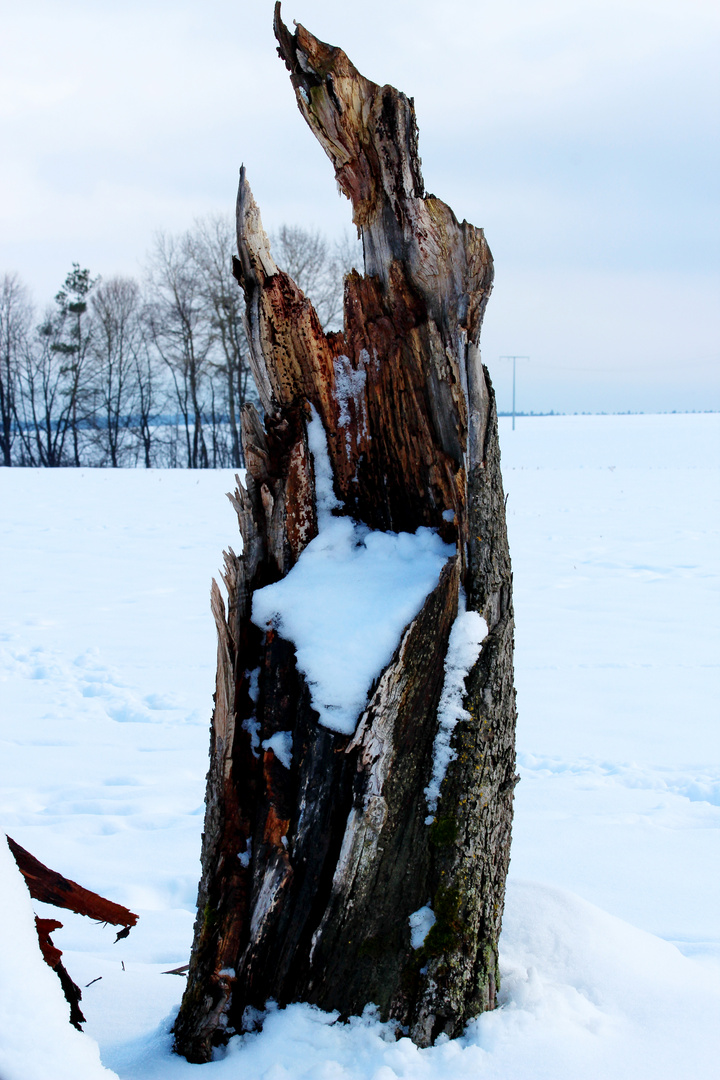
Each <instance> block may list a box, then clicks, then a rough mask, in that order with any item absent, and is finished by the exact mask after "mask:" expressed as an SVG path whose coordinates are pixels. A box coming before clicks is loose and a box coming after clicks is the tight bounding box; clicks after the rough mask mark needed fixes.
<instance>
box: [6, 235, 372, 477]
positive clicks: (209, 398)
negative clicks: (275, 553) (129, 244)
mask: <svg viewBox="0 0 720 1080" xmlns="http://www.w3.org/2000/svg"><path fill="white" fill-rule="evenodd" d="M272 243H273V250H274V251H275V252H276V255H277V259H278V262H279V264H280V265H281V266H282V267H283V268H284V269H285V270H286V271H287V272H288V273H289V274H290V276H291V277H292V278H293V279H294V280H295V282H296V283H297V284H298V286H299V287H300V288H301V289H302V290H303V292H305V293H306V295H308V296H309V297H310V299H311V300H312V301H313V304H314V306H315V310H316V311H317V313H318V317H319V318H320V321H321V323H322V325H323V327H324V328H325V329H326V330H329V329H335V328H336V327H337V326H338V325H339V324H341V322H342V297H343V279H344V276H345V273H346V272H347V271H348V270H350V269H351V268H352V262H353V258H354V257H356V256H357V251H356V248H355V247H354V246H353V245H352V243H351V242H349V241H348V240H345V241H343V242H341V243H338V244H335V245H330V244H329V243H328V242H327V241H326V240H325V238H324V237H323V235H322V234H321V233H319V232H317V231H315V232H313V231H310V230H306V229H302V228H299V227H291V226H283V227H282V228H281V229H280V230H279V232H278V233H277V234H276V235H275V236H273V237H272ZM234 246H235V229H234V224H233V223H232V222H231V221H230V220H229V219H227V218H223V217H213V218H207V219H203V220H200V221H198V222H196V223H195V225H194V227H193V228H192V229H190V230H188V231H187V232H185V233H183V234H181V235H179V236H169V235H166V234H158V236H157V237H156V240H155V244H154V247H153V249H152V251H151V252H150V254H149V256H148V259H147V264H146V272H145V275H144V278H143V280H142V281H137V280H136V279H134V278H131V277H121V276H116V277H112V278H108V279H107V280H102V279H101V278H100V277H93V276H92V275H91V272H90V271H89V270H88V269H85V268H81V266H80V264H79V263H74V264H73V267H72V270H71V271H70V273H69V274H68V275H67V276H66V278H65V281H64V282H63V284H62V286H61V288H60V289H59V291H58V293H57V294H56V296H55V300H54V303H53V304H51V305H50V306H49V307H47V308H46V309H45V311H44V313H43V314H42V316H41V317H39V318H38V316H37V314H36V312H35V309H34V306H33V304H32V302H31V299H30V296H29V293H28V290H27V288H26V287H25V285H24V284H23V283H22V282H21V281H20V279H19V278H18V276H17V275H15V274H5V276H4V277H3V278H2V279H0V465H5V466H48V467H56V468H57V467H61V466H75V467H81V466H89V467H105V466H107V467H136V466H139V467H143V466H144V467H146V468H152V467H165V468H168V467H169V468H192V469H196V468H238V467H240V466H241V465H242V464H243V454H242V444H241V438H240V426H241V422H240V417H241V412H242V409H243V407H244V406H245V405H246V404H248V403H257V392H256V390H255V386H254V383H253V380H252V375H251V372H250V363H249V354H250V350H249V348H248V343H247V338H246V335H245V310H244V296H243V292H242V290H241V289H240V288H239V286H238V284H237V282H236V281H235V279H234V278H233V275H232V251H233V249H234Z"/></svg>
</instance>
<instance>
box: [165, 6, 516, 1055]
mask: <svg viewBox="0 0 720 1080" xmlns="http://www.w3.org/2000/svg"><path fill="white" fill-rule="evenodd" d="M275 33H276V36H277V39H278V42H279V52H280V55H281V57H282V58H283V59H284V60H285V63H286V64H287V66H288V68H289V70H290V73H291V80H292V83H293V86H294V88H295V93H296V98H297V102H298V106H299V108H300V111H301V113H302V114H303V116H304V117H305V119H306V121H307V122H308V124H309V125H310V127H311V128H312V130H313V131H314V133H315V134H316V136H317V137H318V139H319V141H320V143H321V145H322V146H323V147H324V149H325V151H326V153H327V154H328V156H329V157H330V159H331V161H332V163H333V166H334V168H335V175H336V178H337V181H338V184H339V185H340V188H341V190H342V191H343V192H344V193H345V194H346V195H347V196H348V197H349V198H350V200H351V201H352V204H353V220H354V221H355V223H356V225H357V226H358V229H359V231H360V234H361V236H362V240H363V248H364V253H365V266H364V271H365V272H364V274H360V273H359V272H357V271H353V273H351V274H350V275H349V276H348V277H347V278H346V282H345V327H344V331H343V333H331V334H328V335H325V334H324V333H323V331H322V328H321V326H320V322H319V320H318V318H317V315H316V314H315V312H314V310H313V308H312V305H311V304H310V302H309V300H308V299H307V298H306V297H305V296H303V294H302V292H300V290H299V289H298V288H297V286H296V285H295V284H294V282H293V281H292V280H291V279H290V278H289V277H288V275H287V274H285V273H283V271H282V270H281V269H279V268H278V267H277V266H276V264H275V262H274V260H273V257H272V254H271V252H270V247H269V244H268V241H267V237H266V235H265V233H264V231H263V228H262V223H261V220H260V214H259V211H258V208H257V206H256V204H255V201H254V199H253V196H252V192H251V191H250V187H249V184H248V181H247V176H246V174H245V170H244V168H243V169H241V173H240V187H239V192H238V203H237V233H238V257H237V258H236V259H235V260H234V273H235V276H236V278H237V280H238V282H239V284H240V285H241V286H242V288H243V290H244V292H245V299H246V312H247V321H248V339H249V342H250V346H251V354H252V366H253V372H254V374H255V379H256V383H257V386H258V391H259V393H260V397H261V401H262V404H263V408H264V410H265V420H264V423H263V422H261V420H260V417H259V415H258V413H257V412H256V411H255V410H254V409H253V408H252V407H249V408H246V410H245V412H244V415H243V445H244V449H245V456H246V461H247V474H246V478H245V482H244V483H242V482H240V481H238V486H237V489H236V491H235V492H234V494H233V495H232V497H231V498H232V501H233V505H234V506H235V509H236V510H237V513H238V523H239V527H240V532H241V536H242V540H243V554H242V555H241V556H239V557H238V556H235V555H234V553H233V552H232V550H231V551H230V552H229V553H228V554H226V556H225V571H224V574H223V580H224V582H225V585H226V588H227V593H228V608H227V610H226V608H225V604H224V602H223V599H222V595H221V593H220V590H219V588H218V587H217V586H216V585H215V584H213V592H212V609H213V614H214V616H215V621H216V624H217V628H218V667H217V687H216V695H215V712H214V716H213V725H212V731H211V749H210V771H209V774H208V786H207V795H206V818H205V831H204V835H203V848H202V856H201V861H202V875H201V880H200V887H199V893H198V917H197V920H196V925H195V938H194V942H193V950H192V956H191V960H190V968H189V972H188V983H187V988H186V992H185V996H184V998H183V1003H182V1006H181V1009H180V1013H179V1015H178V1018H177V1021H176V1024H175V1029H174V1030H175V1045H176V1049H177V1050H178V1051H179V1052H180V1053H183V1054H185V1056H186V1057H187V1058H188V1059H189V1060H190V1061H195V1062H202V1061H208V1060H210V1059H211V1057H212V1048H213V1046H214V1045H217V1044H219V1043H222V1042H224V1041H225V1040H226V1039H227V1037H228V1035H229V1034H231V1033H232V1032H233V1031H239V1030H241V1029H242V1024H243V1016H244V1014H245V1010H246V1009H248V1007H250V1008H252V1009H255V1010H256V1009H262V1008H263V1007H264V1004H265V1002H266V1000H268V999H269V998H273V999H275V1000H276V1001H277V1002H279V1003H280V1004H281V1005H283V1004H287V1003H289V1002H291V1001H309V1002H312V1003H314V1004H317V1005H319V1006H320V1007H322V1008H324V1009H328V1010H334V1009H337V1010H339V1011H340V1013H341V1014H343V1015H350V1014H353V1013H360V1012H362V1010H363V1008H364V1006H365V1005H366V1004H368V1003H370V1002H372V1003H374V1004H376V1005H377V1006H378V1008H379V1010H380V1015H381V1016H382V1017H383V1018H385V1019H394V1020H396V1021H397V1022H398V1023H399V1024H400V1025H402V1026H403V1027H404V1028H405V1029H406V1030H408V1031H409V1033H410V1035H411V1037H412V1038H413V1040H414V1041H415V1042H416V1043H418V1044H419V1045H428V1044H429V1043H431V1042H432V1041H433V1040H434V1039H435V1038H436V1037H437V1035H438V1034H440V1033H441V1032H445V1033H447V1034H448V1035H450V1036H455V1035H458V1034H460V1033H461V1031H462V1030H463V1028H464V1026H465V1024H466V1023H467V1021H468V1020H469V1019H470V1018H471V1017H472V1016H474V1015H476V1014H477V1013H478V1012H480V1011H482V1010H483V1009H488V1008H493V1007H494V1004H495V1000H496V993H497V985H498V975H497V942H498V937H499V933H500V926H501V920H502V908H503V898H504V886H505V876H506V873H507V867H508V859H509V844H510V824H511V817H512V794H513V787H514V783H515V774H514V761H515V755H514V726H515V700H514V690H513V667H512V655H513V613H512V599H511V592H512V575H511V568H510V559H509V554H508V547H507V534H506V528H505V513H504V498H503V490H502V480H501V475H500V455H499V446H498V436H497V416H496V412H495V401H494V395H493V391H492V386H491V384H490V379H489V376H488V373H487V370H486V369H485V368H484V367H483V365H482V363H481V359H480V353H479V335H480V324H481V321H482V316H483V312H484V309H485V305H486V303H487V299H488V296H489V293H490V289H491V285H492V259H491V256H490V252H489V249H488V247H487V244H486V242H485V238H484V235H483V232H482V230H481V229H478V228H475V227H474V226H472V225H469V224H468V223H467V222H462V223H459V222H458V221H457V219H456V218H455V215H454V214H453V212H452V211H451V210H450V208H449V207H447V206H446V205H445V204H444V203H442V202H441V201H440V200H439V199H436V198H435V197H434V196H431V195H426V194H425V192H424V186H423V181H422V175H421V170H420V159H419V156H418V150H417V130H416V126H415V113H414V107H413V103H412V101H411V100H410V99H408V98H407V97H406V96H405V95H404V94H402V93H400V92H399V91H397V90H395V89H394V88H393V87H391V86H382V87H381V86H377V85H376V84H374V83H372V82H370V81H369V80H367V79H365V78H364V77H363V76H362V75H360V74H359V73H358V72H357V70H356V69H355V68H354V66H353V65H352V64H351V62H350V61H349V59H348V58H347V56H346V55H345V54H344V53H343V52H342V50H340V49H337V48H334V47H332V46H329V45H326V44H324V43H323V42H320V41H318V40H317V39H316V38H315V37H313V35H312V34H310V33H309V32H308V31H307V30H305V29H304V28H303V27H302V26H298V27H297V28H296V30H295V33H294V34H291V33H290V32H289V31H288V29H287V28H286V27H285V26H284V25H283V23H282V20H281V18H280V8H279V4H278V5H277V6H276V13H275ZM318 422H319V423H321V425H322V431H321V437H320V439H319V441H318V435H317V432H318V429H317V427H316V426H315V425H316V424H317V423H318ZM325 458H326V459H327V460H326V461H325V460H324V459H325ZM328 484H329V485H330V488H328ZM333 514H334V515H336V516H337V515H340V516H345V517H346V518H348V517H349V518H351V519H352V521H354V522H356V523H359V524H358V525H357V526H353V528H357V530H358V531H357V532H356V533H354V535H355V536H356V537H357V542H358V543H359V544H363V543H366V544H367V543H368V541H367V540H363V538H362V536H363V535H365V536H366V537H369V538H372V536H373V535H377V531H378V530H380V531H383V532H387V531H388V530H392V531H394V532H396V533H400V532H406V533H415V532H416V530H417V529H419V528H420V527H430V528H431V529H433V530H435V531H436V532H437V533H439V535H440V536H441V537H442V539H443V541H445V542H446V543H450V544H452V549H451V550H452V555H451V557H450V558H449V559H448V560H447V562H446V563H445V566H444V569H443V570H442V572H441V573H440V575H439V579H437V578H436V579H435V584H434V585H433V586H431V587H430V591H429V593H428V594H427V596H426V597H425V599H424V602H422V603H420V605H419V609H417V608H416V612H415V615H414V617H410V618H409V622H408V624H407V625H406V626H405V628H404V629H403V630H402V632H400V633H399V634H398V636H397V641H396V644H395V645H394V651H393V649H392V647H391V649H390V651H389V653H388V655H387V659H386V661H385V664H384V668H383V670H381V671H378V672H377V677H376V678H375V679H374V681H373V684H372V685H371V686H369V687H368V690H367V695H366V700H365V702H364V705H363V707H361V708H360V709H359V710H358V718H357V719H358V721H359V722H358V725H357V728H356V730H355V731H354V733H351V734H349V735H348V734H347V733H342V732H338V731H333V730H329V728H328V726H324V725H326V724H327V721H326V720H325V719H323V717H324V715H325V714H324V712H323V709H322V708H321V707H320V705H319V698H318V694H319V690H318V685H317V683H315V684H314V685H313V684H311V683H310V682H309V681H308V678H307V677H306V676H305V675H304V674H303V671H304V670H306V667H307V665H306V664H305V661H304V660H302V661H301V658H300V655H299V653H298V654H296V649H295V646H294V644H293V642H292V641H291V640H289V639H288V638H287V637H283V636H282V633H283V631H282V622H281V623H280V624H278V625H269V626H267V625H264V624H263V623H262V621H261V622H260V624H259V625H258V624H257V623H256V622H254V621H253V597H254V596H255V595H256V594H257V593H258V591H259V590H260V589H263V588H264V587H265V586H268V585H270V584H271V583H273V582H277V581H279V580H280V579H283V578H285V577H287V575H288V574H292V573H293V568H295V567H296V565H297V563H298V561H299V560H302V559H303V557H304V553H305V552H306V551H308V548H309V545H312V544H313V543H314V542H315V538H316V537H319V542H320V543H325V542H326V540H327V537H328V535H329V533H328V532H327V531H324V530H327V529H328V524H327V523H328V521H331V520H332V515H333ZM363 529H364V530H365V533H364V534H363V533H362V530H363ZM373 531H374V532H373ZM312 550H313V551H315V550H316V548H313V549H312ZM309 554H310V552H309V551H308V556H309ZM308 556H306V557H305V564H306V563H307V557H308ZM305 564H304V565H305ZM309 602H310V603H312V602H313V601H312V600H310V601H309ZM340 614H341V612H340V610H339V608H338V610H337V615H338V618H339V617H340ZM483 620H484V621H483ZM470 624H472V626H471V627H470V629H471V631H472V632H471V633H470V632H469V631H468V634H469V636H467V635H466V636H467V641H466V642H465V646H466V647H465V649H464V652H463V649H462V648H461V647H459V646H458V645H457V639H458V636H460V637H462V633H460V631H464V630H467V627H468V626H469V625H470ZM480 627H482V630H480V629H479V628H480ZM304 665H305V666H304ZM446 667H447V670H446ZM330 726H331V727H332V724H331V725H330ZM288 766H289V767H288Z"/></svg>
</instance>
